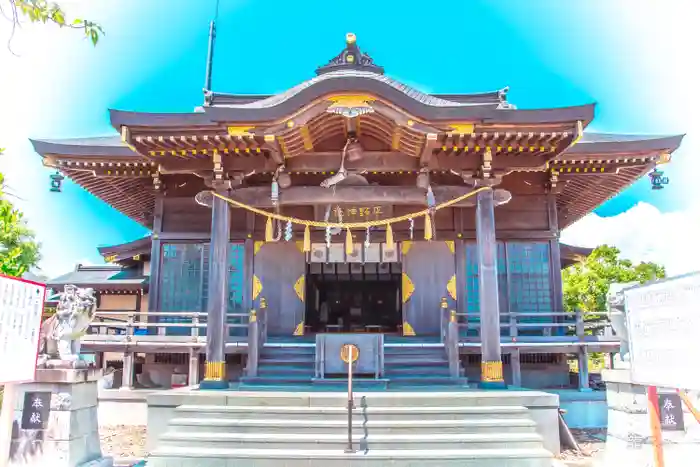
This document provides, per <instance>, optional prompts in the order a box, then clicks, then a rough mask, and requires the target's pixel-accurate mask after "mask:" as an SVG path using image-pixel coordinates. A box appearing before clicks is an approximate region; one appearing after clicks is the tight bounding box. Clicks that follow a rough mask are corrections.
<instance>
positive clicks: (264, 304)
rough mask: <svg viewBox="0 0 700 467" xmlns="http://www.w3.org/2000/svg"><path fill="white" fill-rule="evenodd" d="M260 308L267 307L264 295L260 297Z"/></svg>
mask: <svg viewBox="0 0 700 467" xmlns="http://www.w3.org/2000/svg"><path fill="white" fill-rule="evenodd" d="M260 308H261V309H265V308H267V300H266V299H265V297H262V298H261V299H260Z"/></svg>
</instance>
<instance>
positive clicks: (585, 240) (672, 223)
mask: <svg viewBox="0 0 700 467" xmlns="http://www.w3.org/2000/svg"><path fill="white" fill-rule="evenodd" d="M699 239H700V205H697V206H694V207H692V208H690V209H685V210H683V211H676V212H661V211H659V210H658V209H657V208H656V207H654V206H652V205H650V204H648V203H639V204H637V205H635V206H634V207H632V208H631V209H629V210H627V211H625V212H624V213H622V214H619V215H617V216H612V217H601V216H598V215H597V214H589V215H588V216H586V217H584V218H583V219H581V220H580V221H578V222H576V223H575V224H573V225H572V226H570V227H569V228H567V229H565V230H564V231H563V232H562V236H561V241H562V242H563V243H567V244H570V245H577V246H585V247H591V248H592V247H596V246H598V245H602V244H608V245H614V246H616V247H618V248H619V249H620V251H621V254H622V256H623V257H625V258H628V259H630V260H632V261H634V262H639V261H653V262H655V263H658V264H662V265H664V266H666V271H667V273H668V274H669V275H677V274H683V273H686V272H691V271H700V248H698V245H697V244H698V240H699Z"/></svg>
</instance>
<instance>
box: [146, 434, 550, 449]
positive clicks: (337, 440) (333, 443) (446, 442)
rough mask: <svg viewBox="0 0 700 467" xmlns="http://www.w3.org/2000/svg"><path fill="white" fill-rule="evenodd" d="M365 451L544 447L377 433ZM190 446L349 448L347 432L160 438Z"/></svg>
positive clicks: (534, 439)
mask: <svg viewBox="0 0 700 467" xmlns="http://www.w3.org/2000/svg"><path fill="white" fill-rule="evenodd" d="M357 441H358V444H359V445H360V446H361V449H364V450H367V449H369V450H373V449H380V450H399V449H404V450H411V449H425V448H428V447H429V448H430V449H436V450H442V449H499V448H500V449H503V448H514V449H518V448H519V449H530V448H538V447H541V446H542V438H541V437H540V435H538V434H536V433H498V434H493V433H466V434H465V433H458V434H452V433H443V434H433V433H431V434H427V433H420V434H376V435H375V434H373V435H371V436H370V437H369V438H367V439H363V438H360V439H358V440H357ZM186 444H190V445H195V446H197V447H200V448H235V447H240V448H246V449H267V450H275V449H293V448H297V449H298V448H303V447H307V448H309V449H327V450H338V451H342V450H343V449H345V447H346V446H347V434H345V433H337V434H336V433H323V434H319V433H259V432H258V433H210V432H209V433H207V432H205V433H194V432H191V431H190V432H182V433H175V432H168V433H165V434H164V435H162V436H161V437H160V442H159V444H158V446H159V448H161V449H166V448H169V447H180V446H184V445H186Z"/></svg>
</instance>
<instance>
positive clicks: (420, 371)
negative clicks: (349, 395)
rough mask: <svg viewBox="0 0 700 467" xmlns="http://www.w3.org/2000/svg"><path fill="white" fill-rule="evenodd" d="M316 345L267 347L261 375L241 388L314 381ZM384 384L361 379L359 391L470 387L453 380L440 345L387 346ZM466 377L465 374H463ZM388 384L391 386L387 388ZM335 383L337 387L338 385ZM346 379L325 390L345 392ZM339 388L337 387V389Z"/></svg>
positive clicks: (248, 379) (243, 381)
mask: <svg viewBox="0 0 700 467" xmlns="http://www.w3.org/2000/svg"><path fill="white" fill-rule="evenodd" d="M315 352H316V348H315V346H314V345H313V344H303V345H294V346H292V345H287V346H274V345H266V346H264V347H263V349H262V350H261V352H260V361H259V365H258V375H257V376H254V377H248V376H245V377H243V378H241V384H240V389H244V390H256V389H259V390H264V389H274V388H292V387H295V388H299V389H302V387H303V386H305V385H309V384H310V383H312V381H313V379H314V358H315ZM384 369H385V375H384V382H380V383H379V384H377V382H373V381H370V380H362V379H358V380H356V381H355V387H356V388H357V389H358V390H373V389H376V390H383V389H387V387H388V388H390V389H391V388H396V389H404V388H407V387H410V388H416V389H419V388H424V389H429V388H442V387H447V386H452V387H455V386H456V387H461V386H464V385H466V383H467V381H466V378H463V377H460V378H457V379H455V378H452V377H451V376H450V367H449V362H448V360H447V354H446V352H445V349H444V347H443V346H441V345H436V346H410V345H391V344H389V345H385V347H384ZM462 376H463V371H462ZM387 382H388V385H387ZM334 384H335V385H334ZM344 384H347V382H346V380H342V379H339V380H337V381H336V382H335V383H334V381H333V380H331V381H327V382H324V383H323V385H322V386H323V389H324V390H342V389H343V385H344ZM336 386H337V387H336Z"/></svg>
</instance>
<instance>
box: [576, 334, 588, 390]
mask: <svg viewBox="0 0 700 467" xmlns="http://www.w3.org/2000/svg"><path fill="white" fill-rule="evenodd" d="M578 390H579V391H590V390H591V388H590V385H589V382H588V347H586V346H585V345H581V346H579V348H578Z"/></svg>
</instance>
